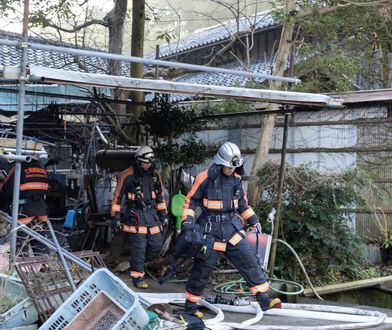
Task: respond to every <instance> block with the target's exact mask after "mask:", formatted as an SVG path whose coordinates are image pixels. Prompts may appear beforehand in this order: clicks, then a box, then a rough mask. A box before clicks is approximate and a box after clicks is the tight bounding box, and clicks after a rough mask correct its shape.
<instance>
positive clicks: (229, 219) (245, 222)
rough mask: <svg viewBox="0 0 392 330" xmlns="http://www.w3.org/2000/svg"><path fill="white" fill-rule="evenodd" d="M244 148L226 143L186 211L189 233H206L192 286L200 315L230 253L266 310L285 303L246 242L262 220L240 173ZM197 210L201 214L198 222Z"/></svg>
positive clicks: (189, 297) (189, 305)
mask: <svg viewBox="0 0 392 330" xmlns="http://www.w3.org/2000/svg"><path fill="white" fill-rule="evenodd" d="M243 162H244V161H243V159H242V157H241V152H240V149H239V148H238V146H237V145H235V144H234V143H231V142H225V143H223V144H222V145H221V146H220V148H219V150H218V153H217V154H216V155H215V157H214V164H213V165H212V166H210V168H208V169H207V170H205V171H203V172H201V173H200V174H199V175H197V177H196V179H195V182H194V184H193V186H192V189H191V190H190V192H189V193H188V195H187V196H186V199H185V203H184V208H183V228H184V229H183V230H184V231H185V232H187V231H188V230H200V231H202V236H203V237H204V245H205V246H204V247H203V249H201V251H200V252H199V253H198V255H196V256H195V259H194V263H193V268H192V271H191V274H190V276H189V279H188V282H187V285H186V292H185V295H186V302H185V309H186V312H187V313H191V314H194V315H196V316H199V315H200V314H199V312H198V311H197V309H196V304H197V302H198V301H200V299H201V297H202V295H203V290H204V288H205V287H206V285H207V284H208V281H209V278H210V275H211V273H212V271H213V269H214V266H215V263H216V260H217V259H218V256H219V254H221V253H224V254H225V256H226V257H227V258H228V259H229V261H230V262H231V263H232V264H233V265H234V266H235V267H236V268H237V269H238V271H239V272H240V273H241V275H242V277H243V278H244V279H245V280H246V282H247V284H248V286H249V289H250V291H251V293H252V294H253V295H255V296H256V299H257V301H258V302H259V304H260V307H261V308H262V309H263V310H267V309H269V308H273V307H279V305H280V300H279V299H274V300H271V299H270V298H269V296H268V293H267V291H268V289H269V286H268V283H267V280H266V277H265V275H264V273H263V271H262V269H261V268H260V267H259V265H258V263H257V259H256V256H255V254H254V252H252V248H251V247H250V245H249V243H248V242H247V241H246V240H245V234H244V230H243V229H244V226H245V227H253V226H256V225H257V224H259V219H258V217H257V215H256V214H255V212H254V211H253V209H252V208H251V207H250V206H249V205H248V202H247V199H246V195H245V191H244V188H243V185H242V179H241V176H240V175H238V174H237V173H235V171H236V168H239V167H241V166H242V165H243ZM197 207H200V208H201V209H202V213H201V215H200V216H199V217H198V218H197V219H195V210H196V208H197Z"/></svg>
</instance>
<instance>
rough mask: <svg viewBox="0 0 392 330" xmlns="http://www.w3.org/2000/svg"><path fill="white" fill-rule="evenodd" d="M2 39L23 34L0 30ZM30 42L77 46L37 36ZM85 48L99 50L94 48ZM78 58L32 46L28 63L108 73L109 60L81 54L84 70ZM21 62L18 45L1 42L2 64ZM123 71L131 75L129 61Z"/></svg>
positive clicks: (16, 38) (16, 37) (0, 56)
mask: <svg viewBox="0 0 392 330" xmlns="http://www.w3.org/2000/svg"><path fill="white" fill-rule="evenodd" d="M0 39H9V40H20V39H21V35H20V34H17V33H13V32H6V31H0ZM29 42H32V43H40V44H46V45H53V46H60V47H72V48H75V45H72V44H64V43H57V42H53V41H50V40H45V39H42V38H37V37H29ZM83 49H85V50H94V51H99V50H97V49H92V48H83ZM76 58H77V57H76V56H75V55H72V54H66V53H60V52H54V51H45V50H39V49H31V48H30V49H29V51H28V57H27V63H28V64H34V65H40V66H45V67H48V68H54V69H64V70H70V71H86V70H87V71H88V72H90V73H107V71H106V69H107V66H108V60H106V59H103V58H98V57H95V56H79V59H78V60H79V61H80V63H81V65H82V66H84V67H85V68H86V70H83V69H82V68H80V67H79V65H78V63H77V61H76ZM19 63H20V50H19V49H18V48H16V47H12V46H7V45H1V44H0V65H18V64H19ZM122 71H123V75H124V76H128V77H129V72H130V69H129V63H124V62H123V65H122Z"/></svg>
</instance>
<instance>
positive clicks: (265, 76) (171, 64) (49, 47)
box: [0, 39, 301, 83]
mask: <svg viewBox="0 0 392 330" xmlns="http://www.w3.org/2000/svg"><path fill="white" fill-rule="evenodd" d="M0 45H8V46H17V45H18V42H17V41H14V40H8V39H0ZM28 45H29V47H30V48H31V49H39V50H45V51H49V52H60V53H67V54H73V55H81V56H94V57H100V58H106V59H109V60H118V61H124V62H134V63H143V64H146V65H154V66H157V65H159V66H164V67H172V68H173V67H174V68H181V69H187V70H192V71H203V72H213V73H225V74H233V75H236V76H245V77H254V78H260V79H267V80H278V81H284V82H291V83H300V82H301V80H300V79H297V78H289V77H279V76H274V75H270V74H262V73H257V72H247V71H240V70H230V69H224V68H214V67H209V66H204V65H195V64H189V63H180V62H171V61H163V60H149V59H146V58H143V57H136V56H126V55H118V54H111V53H104V52H98V51H92V50H83V49H75V48H68V47H58V46H52V45H44V44H36V43H31V42H30V43H29V44H28Z"/></svg>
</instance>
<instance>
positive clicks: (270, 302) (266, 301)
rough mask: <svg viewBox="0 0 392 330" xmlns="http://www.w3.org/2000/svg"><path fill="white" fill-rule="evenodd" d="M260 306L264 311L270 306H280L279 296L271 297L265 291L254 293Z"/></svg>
mask: <svg viewBox="0 0 392 330" xmlns="http://www.w3.org/2000/svg"><path fill="white" fill-rule="evenodd" d="M256 299H257V302H258V303H259V305H260V308H261V309H262V310H263V311H264V312H265V311H266V310H269V309H271V308H282V302H281V301H280V299H279V298H275V299H271V298H270V297H269V296H268V293H267V292H263V293H258V294H257V295H256Z"/></svg>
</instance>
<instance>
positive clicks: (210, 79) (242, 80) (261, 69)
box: [146, 61, 272, 102]
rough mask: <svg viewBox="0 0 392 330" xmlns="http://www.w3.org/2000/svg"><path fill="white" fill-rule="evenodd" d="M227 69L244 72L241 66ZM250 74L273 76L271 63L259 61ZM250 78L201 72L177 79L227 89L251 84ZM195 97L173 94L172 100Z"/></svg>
mask: <svg viewBox="0 0 392 330" xmlns="http://www.w3.org/2000/svg"><path fill="white" fill-rule="evenodd" d="M224 68H226V69H231V70H237V71H241V70H243V69H242V67H241V65H240V64H232V65H229V66H224ZM249 71H250V72H255V73H256V72H257V73H262V74H271V72H272V68H271V63H270V62H261V61H257V62H254V63H252V64H251V65H250V66H249ZM249 79H250V78H249V77H244V76H237V75H231V74H225V73H211V72H201V73H192V74H189V75H186V76H182V77H181V78H178V79H176V80H175V81H177V82H184V83H191V84H201V85H215V86H225V87H244V86H245V85H246V84H247V83H249V82H250V80H249ZM254 80H255V81H256V82H263V81H264V80H265V79H261V78H255V79H254ZM194 98H195V97H194V96H193V95H185V94H171V95H170V100H171V101H173V102H178V101H185V100H190V99H194ZM146 99H147V100H148V101H150V100H151V99H152V94H151V95H147V96H146Z"/></svg>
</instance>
